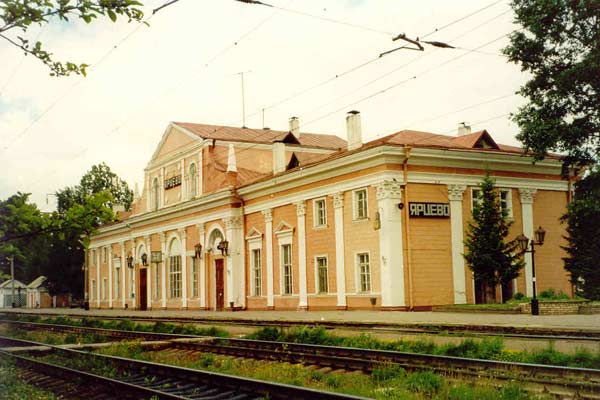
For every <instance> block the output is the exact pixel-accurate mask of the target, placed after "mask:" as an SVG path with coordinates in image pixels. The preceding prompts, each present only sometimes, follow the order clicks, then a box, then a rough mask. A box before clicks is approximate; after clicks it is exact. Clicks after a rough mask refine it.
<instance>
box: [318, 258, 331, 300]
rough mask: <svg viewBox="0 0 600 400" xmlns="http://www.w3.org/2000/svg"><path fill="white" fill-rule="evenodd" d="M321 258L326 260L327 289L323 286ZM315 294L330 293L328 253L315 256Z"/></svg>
mask: <svg viewBox="0 0 600 400" xmlns="http://www.w3.org/2000/svg"><path fill="white" fill-rule="evenodd" d="M319 260H325V285H326V287H325V290H322V289H323V288H322V287H321V269H322V265H319ZM315 294H329V257H328V256H327V255H317V256H315Z"/></svg>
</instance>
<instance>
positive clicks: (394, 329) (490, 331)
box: [0, 312, 600, 342]
mask: <svg viewBox="0 0 600 400" xmlns="http://www.w3.org/2000/svg"><path fill="white" fill-rule="evenodd" d="M2 314H4V315H22V316H31V315H39V316H46V317H56V316H59V315H60V316H65V317H72V318H83V317H86V318H93V319H99V320H122V319H123V318H124V317H113V316H93V315H89V314H82V313H77V312H74V313H73V314H68V315H64V314H55V313H49V312H48V313H45V312H39V313H35V314H33V313H17V312H5V313H2V312H0V315H2ZM126 318H127V319H128V320H130V321H136V322H164V323H180V324H204V325H228V326H245V327H256V328H262V327H264V326H265V325H269V326H278V327H284V328H289V327H294V326H321V327H324V328H326V329H350V330H354V331H369V332H374V331H376V332H382V333H397V334H398V333H404V334H429V335H438V334H452V335H466V336H473V337H478V336H498V337H504V338H519V339H532V340H535V339H541V340H572V341H594V342H598V341H600V330H589V329H578V328H562V329H556V328H544V327H514V326H495V325H472V326H467V325H454V324H421V323H417V324H397V323H385V322H368V321H352V322H347V321H345V322H342V321H312V320H298V321H291V320H288V321H276V320H274V321H261V322H259V323H257V322H256V321H253V320H246V319H241V318H218V317H210V318H204V319H199V318H198V319H194V318H161V317H150V316H148V317H146V316H128V317H126Z"/></svg>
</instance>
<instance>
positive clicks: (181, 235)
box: [177, 228, 187, 240]
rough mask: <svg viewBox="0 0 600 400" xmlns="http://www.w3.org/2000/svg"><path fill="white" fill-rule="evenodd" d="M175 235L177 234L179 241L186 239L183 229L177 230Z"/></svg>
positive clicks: (185, 232)
mask: <svg viewBox="0 0 600 400" xmlns="http://www.w3.org/2000/svg"><path fill="white" fill-rule="evenodd" d="M177 233H179V238H180V239H181V240H185V239H186V238H187V231H186V230H185V228H180V229H178V230H177Z"/></svg>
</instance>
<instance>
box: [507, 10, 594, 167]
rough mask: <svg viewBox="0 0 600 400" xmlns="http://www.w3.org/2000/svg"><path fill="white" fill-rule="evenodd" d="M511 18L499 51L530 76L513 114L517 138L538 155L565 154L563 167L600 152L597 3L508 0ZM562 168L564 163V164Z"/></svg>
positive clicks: (540, 157) (579, 162) (539, 157)
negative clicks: (504, 44)
mask: <svg viewBox="0 0 600 400" xmlns="http://www.w3.org/2000/svg"><path fill="white" fill-rule="evenodd" d="M512 8H513V9H514V11H515V15H516V21H515V22H516V23H518V24H520V25H521V26H522V29H520V30H517V31H515V32H513V33H512V34H511V35H510V44H509V46H508V47H506V48H505V49H504V50H503V51H504V53H505V54H506V55H508V58H509V60H510V61H512V62H514V63H517V64H519V65H520V66H521V69H522V70H523V71H525V72H527V73H528V74H530V75H531V79H530V80H529V81H528V82H527V83H526V84H525V85H524V86H523V87H521V88H520V90H519V92H518V93H519V94H521V95H522V96H524V97H525V98H526V99H527V104H525V105H524V106H522V107H521V108H519V109H518V111H517V112H516V114H514V115H513V116H512V119H513V120H514V121H515V122H516V123H517V124H518V125H519V128H520V129H521V132H520V133H519V135H518V136H517V138H518V139H519V140H520V141H521V142H522V143H523V144H524V146H525V148H526V150H530V151H532V152H533V154H534V155H535V157H536V158H537V159H538V160H541V159H543V158H544V157H545V156H546V154H547V153H548V152H549V151H559V152H563V153H565V154H566V158H565V166H566V167H567V166H569V165H572V164H587V163H589V162H594V161H595V160H598V159H599V155H600V107H598V103H599V101H600V61H599V60H600V2H599V1H598V0H513V2H512ZM565 171H566V168H565Z"/></svg>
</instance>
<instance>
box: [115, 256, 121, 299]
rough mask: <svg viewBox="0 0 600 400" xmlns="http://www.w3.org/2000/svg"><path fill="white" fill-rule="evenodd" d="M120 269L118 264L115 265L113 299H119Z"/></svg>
mask: <svg viewBox="0 0 600 400" xmlns="http://www.w3.org/2000/svg"><path fill="white" fill-rule="evenodd" d="M120 293H121V268H120V264H117V263H115V298H116V299H118V298H119V297H121V295H120Z"/></svg>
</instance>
